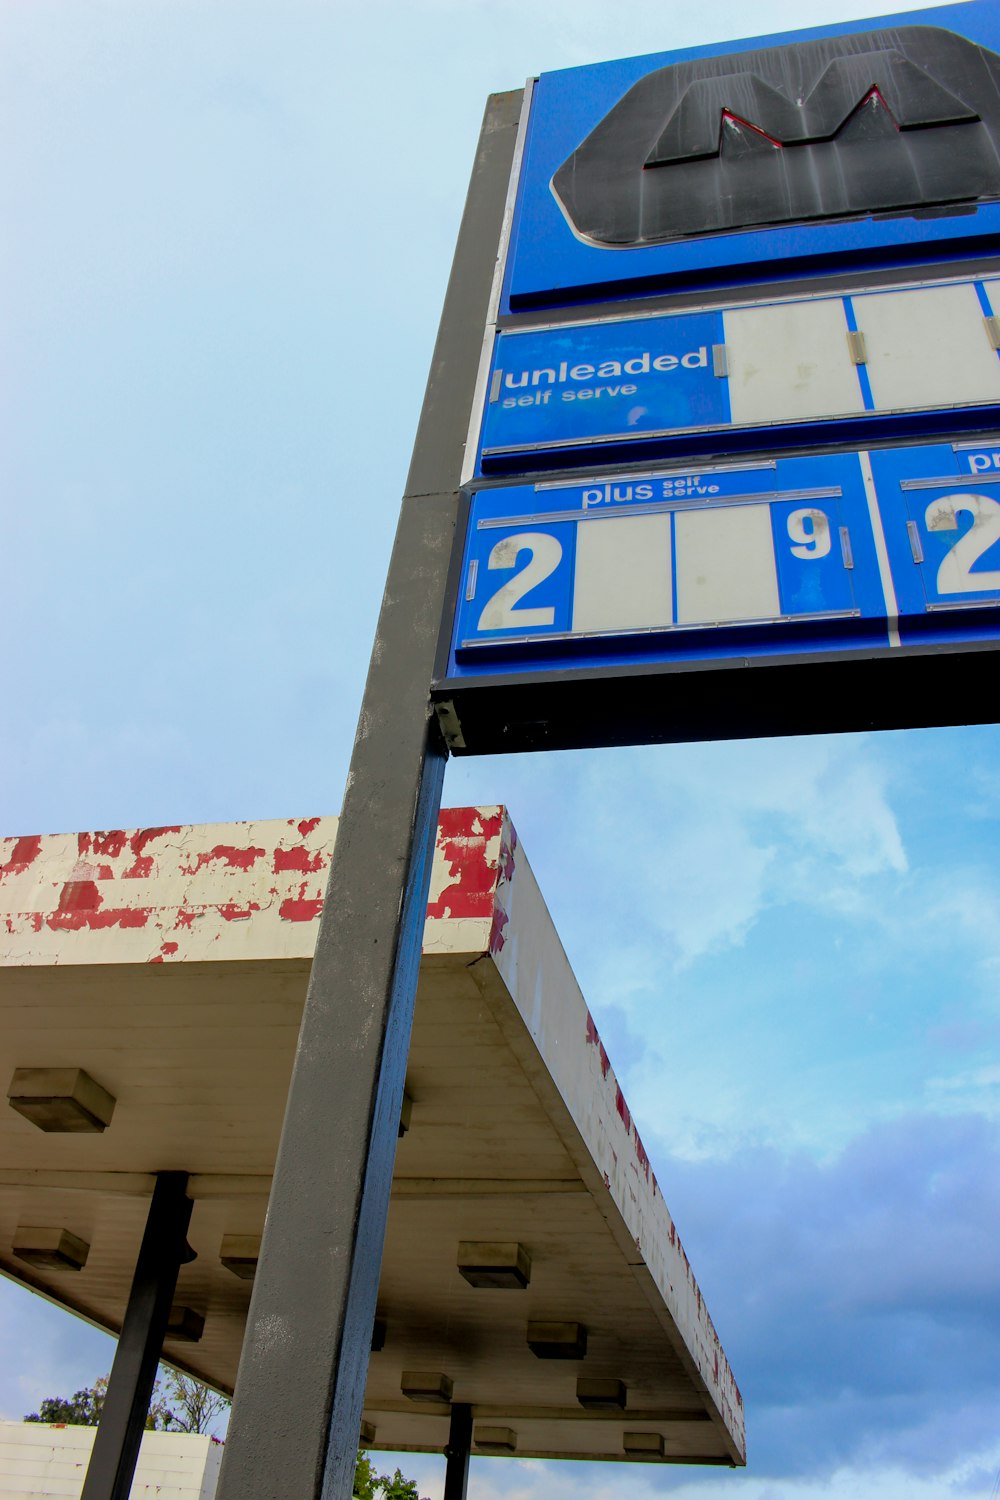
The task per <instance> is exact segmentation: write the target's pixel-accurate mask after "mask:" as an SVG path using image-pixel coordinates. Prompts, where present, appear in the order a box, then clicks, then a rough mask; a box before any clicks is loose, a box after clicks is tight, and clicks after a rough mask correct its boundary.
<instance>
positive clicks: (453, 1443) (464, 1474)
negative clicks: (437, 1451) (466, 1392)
mask: <svg viewBox="0 0 1000 1500" xmlns="http://www.w3.org/2000/svg"><path fill="white" fill-rule="evenodd" d="M471 1449H472V1407H471V1406H467V1405H466V1404H465V1403H464V1402H462V1401H456V1402H455V1403H454V1404H453V1406H452V1408H451V1426H450V1427H449V1429H448V1446H447V1448H446V1449H445V1450H444V1452H445V1459H446V1463H445V1471H444V1500H465V1496H466V1491H467V1490H468V1488H469V1453H470V1451H471Z"/></svg>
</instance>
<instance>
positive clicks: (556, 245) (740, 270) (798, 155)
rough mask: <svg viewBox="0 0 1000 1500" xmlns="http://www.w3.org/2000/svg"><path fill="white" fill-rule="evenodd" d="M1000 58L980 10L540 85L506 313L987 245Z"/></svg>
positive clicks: (650, 61)
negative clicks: (806, 264) (625, 293)
mask: <svg viewBox="0 0 1000 1500" xmlns="http://www.w3.org/2000/svg"><path fill="white" fill-rule="evenodd" d="M998 51H1000V17H998V15H997V12H996V9H995V8H994V7H993V6H991V5H990V4H988V3H982V0H973V3H971V4H961V5H946V6H938V7H936V8H934V9H931V10H922V11H912V12H908V13H906V14H903V15H898V16H888V17H882V18H874V19H871V20H868V21H855V22H850V23H847V24H841V25H837V26H828V27H823V28H821V29H817V30H813V31H808V32H792V33H786V34H783V35H779V36H774V37H768V38H763V39H762V38H749V39H746V40H743V41H736V42H727V43H726V44H725V45H724V46H714V47H695V48H689V49H686V50H684V51H679V52H674V53H669V52H667V53H658V54H656V55H654V56H650V57H638V58H627V59H623V60H620V61H616V62H609V63H600V64H596V65H594V66H591V67H583V68H571V69H566V70H564V71H562V72H555V73H547V74H543V75H542V77H541V78H540V79H539V80H538V82H537V84H536V85H535V89H534V97H533V99H532V107H531V120H530V123H529V128H528V133H527V137H526V142H525V150H524V165H523V170H522V173H521V183H520V190H519V196H518V205H517V219H516V223H515V229H514V237H513V241H512V247H511V254H510V256H509V257H508V263H507V275H506V281H505V287H504V303H503V309H502V310H503V311H504V312H524V311H527V310H529V309H532V308H536V309H537V308H541V307H552V306H557V305H559V304H562V303H578V302H581V301H595V300H597V299H598V298H600V297H604V296H609V295H610V296H615V295H621V294H622V292H623V291H625V290H629V291H640V292H645V291H655V290H662V289H663V288H664V286H665V285H667V284H670V285H672V286H673V287H674V289H676V290H681V289H684V288H687V287H690V286H696V285H705V284H709V283H711V282H712V281H713V280H715V281H716V282H719V281H722V280H726V279H730V278H732V277H733V276H734V275H735V276H736V277H737V278H739V277H740V276H743V275H745V276H747V278H748V279H749V280H756V279H758V278H761V279H762V278H763V277H765V276H766V277H768V278H771V277H775V278H776V277H779V276H786V277H787V276H792V275H796V274H800V273H801V269H802V266H803V263H804V262H806V261H808V262H811V263H812V265H813V266H814V267H815V268H817V269H819V268H820V267H828V266H832V265H836V264H838V263H840V264H845V263H851V262H853V263H854V264H858V263H859V261H861V260H864V261H865V262H867V263H868V264H871V263H873V262H874V261H876V260H878V258H879V257H880V256H881V257H882V258H886V256H887V252H890V251H891V252H893V254H894V258H895V260H896V263H897V264H902V263H907V262H909V263H914V262H921V261H925V260H933V259H934V258H935V257H936V256H937V255H939V254H941V255H946V254H952V253H956V251H961V252H963V253H967V254H976V253H977V252H978V253H981V252H982V251H983V250H985V252H986V253H992V250H991V247H990V245H989V236H991V235H993V234H995V233H996V231H997V229H998V228H1000V106H998V102H997V101H998V99H1000V93H998V88H997V85H998V79H1000V58H998V56H997V53H998Z"/></svg>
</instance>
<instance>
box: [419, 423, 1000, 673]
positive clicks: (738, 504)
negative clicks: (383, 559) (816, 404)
mask: <svg viewBox="0 0 1000 1500" xmlns="http://www.w3.org/2000/svg"><path fill="white" fill-rule="evenodd" d="M960 640H966V641H970V642H974V641H987V640H1000V443H998V444H997V445H996V446H992V445H991V444H989V443H986V444H979V445H976V446H973V445H971V444H957V445H950V444H944V443H940V444H933V445H925V446H920V447H908V448H887V449H882V450H880V451H876V452H871V453H864V452H862V453H839V454H827V455H821V456H817V455H811V456H806V457H801V458H779V459H773V460H762V461H759V462H754V463H745V464H736V465H725V466H717V467H708V468H703V469H700V470H697V471H692V470H672V471H663V472H656V473H650V474H646V475H634V476H629V477H626V476H623V475H621V474H618V475H616V476H614V477H611V478H605V479H601V478H594V479H586V480H583V481H577V482H575V483H573V484H566V483H563V482H549V483H545V484H539V485H525V484H519V485H510V486H504V487H500V488H494V489H487V490H482V491H479V492H478V493H477V494H476V495H475V496H474V497H473V500H472V505H471V512H470V517H469V525H468V533H467V540H466V550H465V557H464V562H463V568H462V575H461V587H460V599H459V605H458V610H457V615H456V623H455V631H454V638H453V642H452V655H451V665H450V669H449V675H450V676H453V677H454V678H456V679H458V678H461V677H463V676H471V677H476V676H481V675H489V674H490V673H492V672H496V671H503V672H505V673H509V672H515V673H516V672H528V671H533V670H537V668H538V666H539V663H545V664H547V667H548V669H550V670H551V669H556V670H559V669H563V668H577V669H579V668H582V667H586V666H594V665H603V666H605V667H606V666H608V665H610V664H616V665H628V664H630V663H633V664H634V663H639V662H641V663H642V664H644V665H647V666H648V665H649V664H655V663H657V662H659V663H662V664H664V665H667V664H671V663H678V662H688V663H697V662H708V661H711V660H721V659H727V658H732V657H734V656H739V657H744V658H752V657H754V656H759V657H768V658H774V657H776V656H780V655H781V654H782V653H786V652H788V653H795V654H796V655H801V654H802V653H803V652H813V651H815V652H824V651H843V650H844V649H845V648H847V649H855V648H862V647H863V648H865V649H869V650H870V648H871V647H873V646H874V647H884V648H886V649H893V648H897V647H899V646H900V645H904V646H905V645H907V644H909V645H923V646H927V645H933V644H949V643H951V644H953V643H955V642H957V641H960Z"/></svg>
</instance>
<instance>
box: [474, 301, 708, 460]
mask: <svg viewBox="0 0 1000 1500" xmlns="http://www.w3.org/2000/svg"><path fill="white" fill-rule="evenodd" d="M722 340H723V331H722V314H721V313H718V312H706V313H693V314H687V315H685V314H679V315H675V316H673V317H669V318H656V319H648V318H647V319H642V318H639V319H629V320H623V321H611V322H604V323H590V324H586V325H582V326H576V327H566V328H551V329H546V330H541V331H537V332H532V333H519V334H510V335H509V336H508V335H504V334H501V335H500V337H499V339H498V340H497V349H496V355H495V358H494V362H493V370H492V374H491V380H490V399H489V404H488V406H487V408H486V417H485V421H484V424H483V440H482V452H483V458H484V461H485V463H487V464H489V462H490V460H491V459H495V460H501V459H503V458H505V457H507V456H508V455H510V454H530V453H531V452H533V451H535V452H543V451H545V450H548V449H552V448H553V447H573V446H587V445H590V446H593V444H594V443H595V442H598V441H599V442H602V443H608V442H616V441H617V442H630V441H631V442H634V441H635V440H636V439H638V438H642V437H648V436H651V435H654V434H657V433H661V432H665V431H666V432H669V431H673V430H677V429H684V428H692V427H695V428H699V427H717V426H721V425H722V424H724V423H727V422H728V421H729V416H730V412H729V392H728V388H727V384H726V381H725V380H724V379H720V378H719V374H718V373H717V372H718V365H719V361H718V352H717V351H718V350H719V348H720V347H721V345H722ZM713 351H716V352H715V353H713Z"/></svg>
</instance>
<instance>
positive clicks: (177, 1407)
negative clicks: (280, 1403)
mask: <svg viewBox="0 0 1000 1500" xmlns="http://www.w3.org/2000/svg"><path fill="white" fill-rule="evenodd" d="M107 1389H108V1377H107V1375H102V1376H101V1378H100V1379H99V1380H95V1381H94V1384H93V1385H91V1386H86V1387H84V1389H83V1390H82V1391H75V1392H74V1393H73V1395H72V1396H48V1397H46V1399H45V1400H44V1401H43V1402H41V1404H40V1405H39V1408H38V1410H37V1411H33V1412H31V1413H30V1414H29V1415H28V1416H26V1417H25V1419H24V1420H25V1421H26V1422H64V1423H65V1424H66V1425H67V1426H68V1427H96V1426H97V1424H98V1422H99V1421H100V1420H101V1412H102V1410H103V1408H104V1397H105V1395H106V1393H107ZM228 1407H229V1401H228V1400H227V1398H226V1397H225V1396H220V1395H219V1393H218V1391H213V1390H212V1388H211V1386H207V1385H205V1384H204V1383H203V1382H202V1381H200V1380H194V1379H192V1378H191V1376H190V1375H182V1374H181V1373H180V1371H179V1370H171V1369H169V1368H163V1367H161V1369H160V1374H159V1375H158V1376H157V1379H156V1382H155V1384H154V1385H153V1394H152V1396H151V1397H150V1402H149V1410H148V1412H147V1413H146V1428H147V1430H148V1431H151V1432H210V1431H211V1428H212V1424H213V1423H214V1422H215V1421H216V1419H217V1418H218V1417H220V1416H221V1415H222V1414H223V1412H225V1411H226V1410H227V1409H228Z"/></svg>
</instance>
